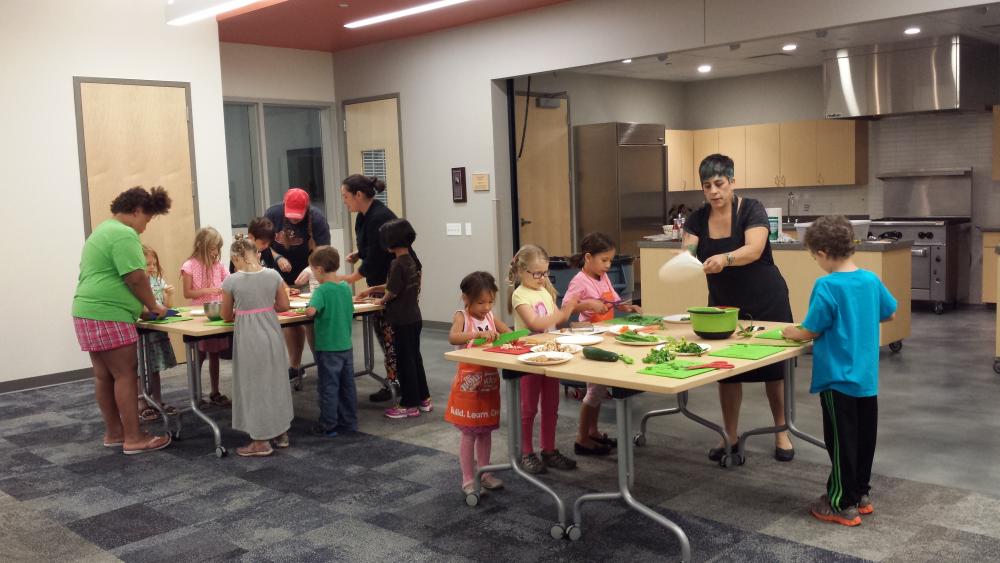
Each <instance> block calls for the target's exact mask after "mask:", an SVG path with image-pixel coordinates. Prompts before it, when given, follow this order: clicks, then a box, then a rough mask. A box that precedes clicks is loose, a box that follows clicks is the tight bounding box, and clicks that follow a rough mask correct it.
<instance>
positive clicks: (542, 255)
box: [507, 244, 556, 313]
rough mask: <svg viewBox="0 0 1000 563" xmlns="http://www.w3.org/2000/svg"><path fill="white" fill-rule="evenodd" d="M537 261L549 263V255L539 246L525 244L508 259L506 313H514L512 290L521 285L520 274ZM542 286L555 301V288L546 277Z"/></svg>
mask: <svg viewBox="0 0 1000 563" xmlns="http://www.w3.org/2000/svg"><path fill="white" fill-rule="evenodd" d="M539 260H544V261H545V262H548V261H549V254H548V253H547V252H545V249H543V248H542V247H540V246H535V245H534V244H526V245H524V246H522V247H521V249H520V250H518V251H517V253H516V254H514V257H513V258H511V259H510V270H509V271H508V272H507V283H508V284H509V285H510V289H508V290H507V312H508V313H513V312H514V305H513V303H512V301H513V297H514V290H515V289H517V286H519V285H521V273H522V272H526V271H528V267H529V266H530V265H531V263H532V262H537V261H539ZM542 285H543V286H544V287H545V290H546V291H548V292H549V293H550V294H551V295H552V300H553V301H555V300H556V288H554V287H552V282H551V281H549V278H548V277H545V278H544V281H543V282H542Z"/></svg>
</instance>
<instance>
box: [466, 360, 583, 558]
mask: <svg viewBox="0 0 1000 563" xmlns="http://www.w3.org/2000/svg"><path fill="white" fill-rule="evenodd" d="M503 383H504V391H505V397H504V400H505V401H506V402H507V456H508V461H507V463H500V464H495V465H487V466H485V467H480V468H479V469H478V470H477V471H476V477H475V480H474V481H473V487H474V488H475V491H474V492H473V493H472V494H470V495H467V496H466V497H465V502H466V504H468V505H469V506H476V505H477V504H479V497H480V494H481V481H480V478H481V477H482V475H483V473H488V472H496V471H513V472H514V474H515V475H517V476H518V477H520V478H522V479H524V480H525V481H527V482H528V483H530V484H532V485H534V486H535V487H538V488H539V489H541V490H542V492H544V493H545V494H547V495H548V496H550V497H552V498H553V500H555V502H556V511H557V513H558V521H557V523H556V524H553V525H552V527H551V528H549V534H550V535H551V536H552V537H553V538H555V539H561V538H563V537H564V536H565V533H566V504H565V503H564V502H563V500H562V499H561V498H559V495H557V494H556V492H555V491H553V490H552V488H550V487H549V486H548V485H546V484H545V483H543V482H541V481H540V480H538V479H537V478H536V477H535V476H534V475H532V474H530V473H528V472H527V471H525V470H524V469H522V468H521V379H520V377H516V378H507V377H505V378H504V381H503Z"/></svg>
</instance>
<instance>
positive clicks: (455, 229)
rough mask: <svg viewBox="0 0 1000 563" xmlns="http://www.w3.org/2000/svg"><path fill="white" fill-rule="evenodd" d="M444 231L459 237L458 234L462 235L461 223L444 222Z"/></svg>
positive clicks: (451, 235)
mask: <svg viewBox="0 0 1000 563" xmlns="http://www.w3.org/2000/svg"><path fill="white" fill-rule="evenodd" d="M445 232H446V233H447V235H448V236H450V237H460V236H462V224H461V223H445Z"/></svg>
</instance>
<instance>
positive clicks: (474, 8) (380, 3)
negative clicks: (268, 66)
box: [219, 0, 567, 52]
mask: <svg viewBox="0 0 1000 563" xmlns="http://www.w3.org/2000/svg"><path fill="white" fill-rule="evenodd" d="M430 1H431V0H284V1H279V2H274V1H273V0H270V1H268V2H266V3H262V4H263V7H261V6H260V5H252V9H251V10H250V11H245V12H243V13H240V14H238V15H235V16H233V15H231V14H225V15H224V16H220V17H219V40H220V41H227V42H232V43H251V44H254V45H267V46H270V47H287V48H291V49H308V50H313V51H329V52H336V51H343V50H344V49H350V48H352V47H359V46H361V45H368V44H371V43H379V42H382V41H389V40H391V39H399V38H401V37H409V36H412V35H419V34H422V33H428V32H431V31H437V30H440V29H445V28H449V27H457V26H460V25H465V24H468V23H472V22H476V21H481V20H486V19H490V18H496V17H499V16H506V15H509V14H513V13H516V12H523V11H526V10H532V9H535V8H540V7H542V6H548V5H550V4H558V3H560V2H565V1H567V0H472V1H471V2H467V3H464V4H458V5H455V6H449V7H447V8H442V9H440V10H434V11H432V12H426V13H423V14H418V15H415V16H409V17H405V18H400V19H398V20H393V21H389V22H384V23H380V24H375V25H372V26H367V27H362V28H359V29H347V28H345V27H344V24H345V23H348V22H352V21H355V20H360V19H363V18H368V17H372V16H377V15H380V14H384V13H387V12H394V11H396V10H403V9H406V8H410V7H413V6H419V5H420V4H426V3H428V2H430ZM340 4H348V7H347V8H341V7H340Z"/></svg>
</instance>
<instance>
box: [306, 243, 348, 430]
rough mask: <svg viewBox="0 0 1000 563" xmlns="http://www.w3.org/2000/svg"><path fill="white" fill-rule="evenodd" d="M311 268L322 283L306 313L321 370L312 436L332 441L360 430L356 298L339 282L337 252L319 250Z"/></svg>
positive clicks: (312, 259) (315, 252)
mask: <svg viewBox="0 0 1000 563" xmlns="http://www.w3.org/2000/svg"><path fill="white" fill-rule="evenodd" d="M309 266H310V267H311V268H312V271H313V275H314V276H315V277H316V280H317V281H318V282H319V286H318V287H317V288H316V289H315V290H314V291H313V294H312V298H311V299H310V301H309V308H308V309H306V315H308V316H309V318H311V319H313V320H314V322H313V329H314V330H315V332H316V347H315V352H316V366H317V368H318V370H319V387H318V392H319V423H317V424H316V425H315V426H314V427H313V434H317V435H321V436H330V437H333V436H336V435H337V433H338V432H356V431H357V430H358V414H357V412H358V397H357V390H356V389H355V387H354V350H353V348H352V341H351V321H352V319H353V318H354V298H353V295H352V294H351V288H350V286H348V285H347V284H346V283H344V282H338V281H336V279H337V270H338V269H340V253H338V252H337V249H336V248H333V247H332V246H318V247H316V249H315V250H313V253H312V254H311V255H310V256H309Z"/></svg>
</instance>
